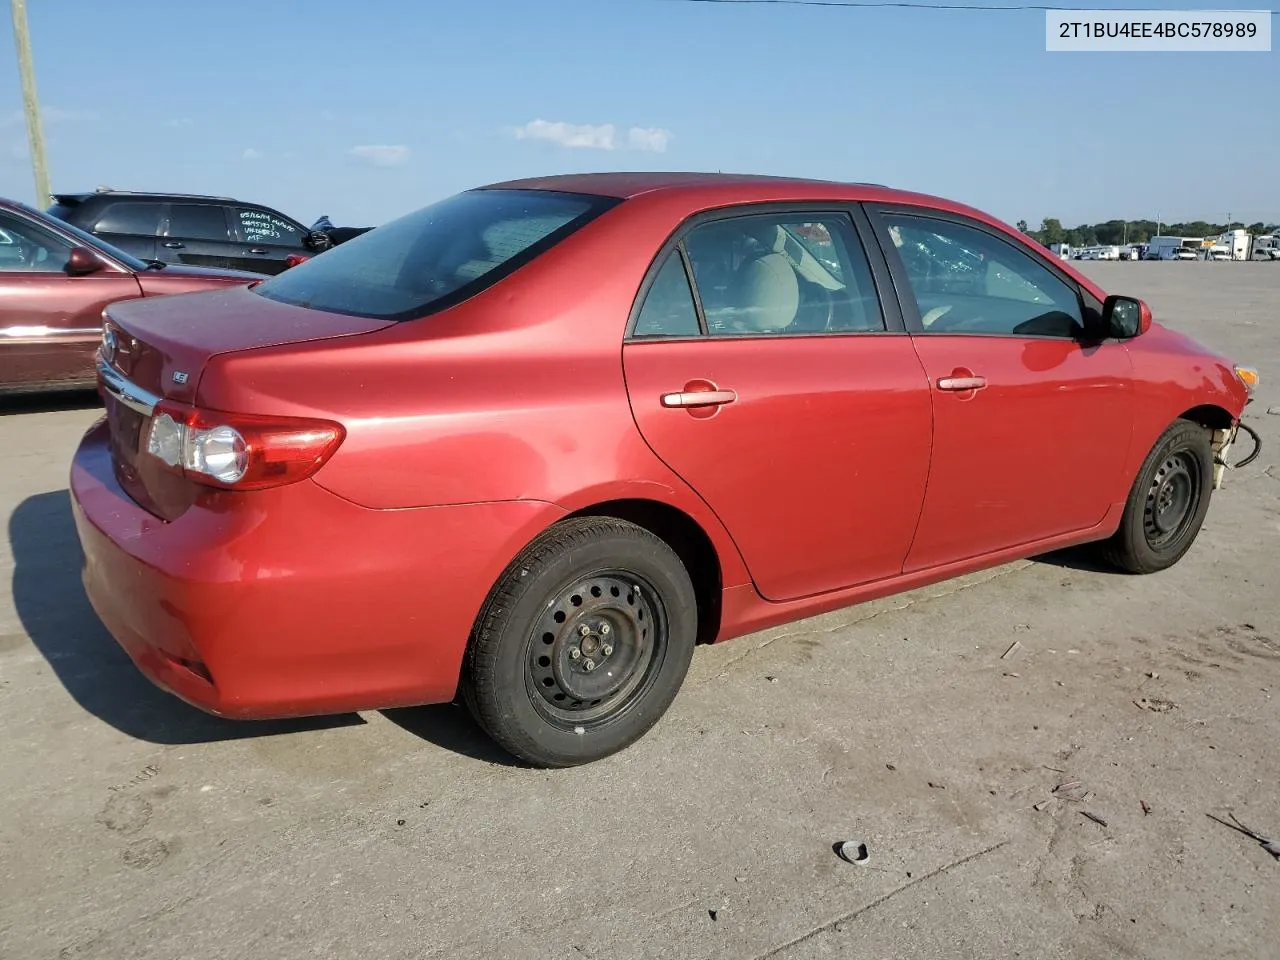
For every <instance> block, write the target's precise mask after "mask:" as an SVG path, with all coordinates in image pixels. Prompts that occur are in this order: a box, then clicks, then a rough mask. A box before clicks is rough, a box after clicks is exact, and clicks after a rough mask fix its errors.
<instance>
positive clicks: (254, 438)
mask: <svg viewBox="0 0 1280 960" xmlns="http://www.w3.org/2000/svg"><path fill="white" fill-rule="evenodd" d="M345 437H346V431H345V430H344V429H343V428H342V425H341V424H337V423H333V422H331V421H328V420H310V419H303V418H300V417H259V416H251V415H249V414H240V413H236V414H229V413H217V412H214V411H209V410H197V409H194V408H192V407H183V406H179V405H177V404H170V403H161V404H160V405H159V406H157V407H156V408H155V411H154V413H153V414H152V416H151V422H150V424H149V425H148V427H147V453H149V454H151V456H153V457H155V458H156V459H157V460H159V461H160V462H161V463H163V464H164V465H165V466H166V467H168V468H169V469H170V470H172V471H174V472H175V473H180V474H182V475H183V476H185V477H186V478H187V479H189V480H194V481H195V482H196V483H203V484H205V485H206V486H210V487H220V488H223V489H228V490H261V489H263V488H264V487H280V486H284V485H285V484H289V483H296V482H297V481H299V480H305V479H306V478H307V477H309V476H311V475H312V474H313V473H315V472H316V471H317V470H319V469H320V468H321V467H322V466H323V465H324V463H325V461H326V460H328V459H329V458H330V457H331V456H333V454H334V451H335V450H337V449H338V446H339V444H341V443H342V441H343V439H344V438H345Z"/></svg>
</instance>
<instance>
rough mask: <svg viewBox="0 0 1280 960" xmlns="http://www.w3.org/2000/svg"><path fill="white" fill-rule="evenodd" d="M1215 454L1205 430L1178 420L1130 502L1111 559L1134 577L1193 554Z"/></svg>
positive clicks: (1109, 548)
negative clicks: (1133, 574)
mask: <svg viewBox="0 0 1280 960" xmlns="http://www.w3.org/2000/svg"><path fill="white" fill-rule="evenodd" d="M1212 489H1213V449H1212V447H1211V445H1210V434H1209V430H1208V428H1206V427H1203V426H1201V425H1200V424H1198V423H1191V422H1190V421H1188V420H1178V421H1176V422H1175V423H1174V424H1173V425H1172V426H1170V427H1169V429H1167V430H1166V431H1165V432H1164V433H1163V434H1161V435H1160V439H1159V440H1157V441H1156V444H1155V446H1154V447H1152V448H1151V452H1150V453H1149V454H1147V459H1146V460H1145V461H1144V462H1143V464H1142V469H1141V470H1139V471H1138V476H1137V479H1135V480H1134V482H1133V487H1132V488H1131V489H1130V491H1129V498H1128V500H1127V501H1126V502H1125V508H1124V516H1123V517H1122V518H1121V520H1120V528H1119V529H1118V530H1117V531H1116V533H1115V535H1114V536H1113V537H1112V538H1111V539H1110V540H1108V541H1107V542H1106V544H1105V547H1104V552H1105V555H1106V557H1107V559H1108V560H1109V561H1110V562H1111V563H1113V564H1114V565H1115V566H1117V567H1119V568H1120V569H1121V570H1125V571H1127V572H1129V573H1155V572H1156V571H1158V570H1164V569H1166V568H1168V567H1171V566H1173V565H1174V564H1175V563H1177V562H1178V561H1179V560H1181V559H1182V557H1183V555H1184V554H1185V553H1186V552H1187V551H1188V550H1190V549H1191V545H1192V544H1193V543H1194V542H1195V539H1196V535H1197V534H1199V532H1200V527H1201V525H1202V524H1203V523H1204V518H1205V514H1206V513H1207V512H1208V510H1209V498H1210V494H1211V492H1212Z"/></svg>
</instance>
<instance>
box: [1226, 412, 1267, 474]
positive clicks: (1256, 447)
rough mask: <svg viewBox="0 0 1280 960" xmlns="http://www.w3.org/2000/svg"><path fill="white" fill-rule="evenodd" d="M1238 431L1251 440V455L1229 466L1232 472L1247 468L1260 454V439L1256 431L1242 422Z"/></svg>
mask: <svg viewBox="0 0 1280 960" xmlns="http://www.w3.org/2000/svg"><path fill="white" fill-rule="evenodd" d="M1240 429H1241V430H1243V431H1244V432H1245V433H1247V434H1248V435H1249V436H1250V437H1252V438H1253V453H1251V454H1249V455H1248V456H1247V457H1245V458H1244V459H1243V460H1241V461H1240V462H1239V463H1233V464H1231V469H1232V470H1239V469H1240V468H1241V467H1247V466H1248V465H1249V464H1251V463H1253V461H1255V460H1257V459H1258V454H1260V453H1261V452H1262V438H1261V437H1260V436H1258V434H1257V431H1255V430H1254V429H1253V427H1251V426H1249V425H1248V424H1247V423H1245V422H1244V421H1243V420H1241V421H1240Z"/></svg>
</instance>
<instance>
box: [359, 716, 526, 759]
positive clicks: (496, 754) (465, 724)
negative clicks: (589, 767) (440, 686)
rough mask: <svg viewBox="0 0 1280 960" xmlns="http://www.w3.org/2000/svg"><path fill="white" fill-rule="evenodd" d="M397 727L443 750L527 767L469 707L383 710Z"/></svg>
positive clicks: (473, 757) (472, 757)
mask: <svg viewBox="0 0 1280 960" xmlns="http://www.w3.org/2000/svg"><path fill="white" fill-rule="evenodd" d="M382 715H383V716H384V717H386V718H387V719H388V720H390V721H391V722H392V723H394V724H395V725H396V726H397V727H400V728H401V729H402V730H405V731H407V732H408V733H411V734H413V735H414V736H415V737H420V738H421V739H423V740H426V741H427V742H428V743H434V744H435V745H436V746H437V747H440V748H441V749H443V750H448V751H450V752H451V753H458V754H461V755H462V756H464V757H470V758H471V759H473V760H480V761H483V762H484V763H492V764H497V765H499V766H503V767H522V766H525V765H524V764H523V763H521V762H520V761H519V760H517V759H516V758H515V757H513V756H511V754H509V753H507V752H506V751H505V750H503V749H502V748H501V747H499V746H498V745H497V744H496V743H494V741H493V740H492V739H490V737H489V735H488V734H486V733H485V732H484V731H483V730H482V729H480V727H479V725H478V724H477V723H476V722H475V720H473V719H472V718H471V714H470V713H469V712H468V710H467V708H466V707H463V706H459V705H457V704H452V703H442V704H438V705H436V706H430V707H403V708H400V709H398V710H383V711H382Z"/></svg>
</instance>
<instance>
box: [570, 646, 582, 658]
mask: <svg viewBox="0 0 1280 960" xmlns="http://www.w3.org/2000/svg"><path fill="white" fill-rule="evenodd" d="M581 656H582V651H581V650H579V649H578V648H577V647H572V648H571V649H570V650H569V659H570V660H577V659H578V658H579V657H581Z"/></svg>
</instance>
